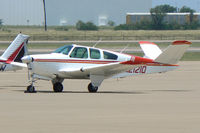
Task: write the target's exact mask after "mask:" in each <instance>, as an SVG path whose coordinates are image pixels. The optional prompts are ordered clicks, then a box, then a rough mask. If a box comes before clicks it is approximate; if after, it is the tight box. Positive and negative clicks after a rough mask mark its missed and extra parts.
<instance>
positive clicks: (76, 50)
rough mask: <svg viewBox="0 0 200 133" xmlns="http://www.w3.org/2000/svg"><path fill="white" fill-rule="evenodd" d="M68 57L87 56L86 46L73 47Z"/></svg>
mask: <svg viewBox="0 0 200 133" xmlns="http://www.w3.org/2000/svg"><path fill="white" fill-rule="evenodd" d="M70 57H72V58H88V51H87V48H83V47H76V48H74V50H73V51H72V53H71V55H70Z"/></svg>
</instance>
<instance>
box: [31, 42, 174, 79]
mask: <svg viewBox="0 0 200 133" xmlns="http://www.w3.org/2000/svg"><path fill="white" fill-rule="evenodd" d="M29 57H31V58H32V62H30V64H31V67H32V72H33V73H34V74H37V75H40V76H44V77H48V78H50V79H54V78H56V77H59V78H64V79H89V75H90V73H89V72H82V68H85V67H87V68H88V67H95V66H102V65H106V64H109V63H117V62H120V63H122V65H131V66H132V69H130V70H129V71H125V72H120V73H118V74H116V75H112V77H116V78H118V77H125V76H132V75H138V74H145V73H152V72H164V71H169V70H170V69H172V70H173V69H175V68H177V65H165V66H164V65H162V64H159V63H155V62H154V61H153V60H151V59H147V58H142V57H138V56H133V55H127V54H123V53H117V52H112V51H108V50H103V49H98V48H93V47H86V46H79V45H66V46H64V47H61V48H59V49H57V50H56V51H55V52H53V53H51V54H39V55H29ZM155 67H156V68H158V69H157V70H154V68H155ZM62 70H67V71H69V72H68V73H67V74H65V73H61V71H62ZM73 70H80V72H77V73H72V74H71V73H70V71H73ZM112 71H114V69H113V70H112ZM104 75H106V74H104ZM105 77H106V76H105ZM107 77H109V75H108V76H107Z"/></svg>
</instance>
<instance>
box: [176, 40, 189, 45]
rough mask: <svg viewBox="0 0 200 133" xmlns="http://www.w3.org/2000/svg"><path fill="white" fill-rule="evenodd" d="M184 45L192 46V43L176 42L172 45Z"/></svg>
mask: <svg viewBox="0 0 200 133" xmlns="http://www.w3.org/2000/svg"><path fill="white" fill-rule="evenodd" d="M184 44H188V45H191V44H192V43H191V42H189V41H186V40H183V41H174V42H173V43H172V45H184Z"/></svg>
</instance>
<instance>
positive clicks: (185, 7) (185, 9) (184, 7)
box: [179, 6, 196, 13]
mask: <svg viewBox="0 0 200 133" xmlns="http://www.w3.org/2000/svg"><path fill="white" fill-rule="evenodd" d="M179 12H182V13H184V12H189V13H191V12H192V13H194V12H196V11H195V10H193V9H191V8H189V7H187V6H183V7H182V8H181V9H180V11H179Z"/></svg>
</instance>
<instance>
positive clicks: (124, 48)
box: [120, 44, 129, 53]
mask: <svg viewBox="0 0 200 133" xmlns="http://www.w3.org/2000/svg"><path fill="white" fill-rule="evenodd" d="M128 47H129V44H127V45H126V47H124V49H122V50H121V51H120V53H123V52H124V51H125V50H126V49H127V48H128Z"/></svg>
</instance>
